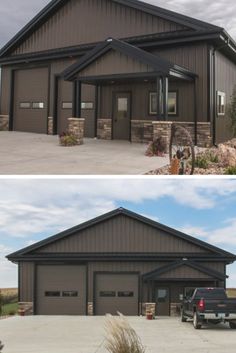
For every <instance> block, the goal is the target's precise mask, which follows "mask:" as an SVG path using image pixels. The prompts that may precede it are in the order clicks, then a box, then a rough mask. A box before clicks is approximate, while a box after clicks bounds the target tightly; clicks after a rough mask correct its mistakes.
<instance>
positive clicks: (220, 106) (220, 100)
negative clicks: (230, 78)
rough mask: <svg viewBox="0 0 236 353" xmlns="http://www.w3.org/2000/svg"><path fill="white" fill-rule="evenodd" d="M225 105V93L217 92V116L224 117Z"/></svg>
mask: <svg viewBox="0 0 236 353" xmlns="http://www.w3.org/2000/svg"><path fill="white" fill-rule="evenodd" d="M225 103H226V96H225V93H224V92H220V91H217V115H225Z"/></svg>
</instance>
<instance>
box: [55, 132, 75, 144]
mask: <svg viewBox="0 0 236 353" xmlns="http://www.w3.org/2000/svg"><path fill="white" fill-rule="evenodd" d="M59 140H60V145H61V146H65V147H72V146H77V145H78V139H77V136H76V135H75V134H73V133H71V132H63V134H61V135H60V136H59Z"/></svg>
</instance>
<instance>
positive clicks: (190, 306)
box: [181, 288, 236, 329]
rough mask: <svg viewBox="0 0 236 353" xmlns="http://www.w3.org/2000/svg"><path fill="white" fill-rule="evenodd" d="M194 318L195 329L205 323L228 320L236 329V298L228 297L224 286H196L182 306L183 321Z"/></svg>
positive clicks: (231, 326)
mask: <svg viewBox="0 0 236 353" xmlns="http://www.w3.org/2000/svg"><path fill="white" fill-rule="evenodd" d="M188 318H190V319H193V326H194V327H195V329H200V328H201V327H202V325H203V324H207V323H213V324H218V323H220V322H228V323H229V326H230V328H232V329H236V298H232V299H231V298H228V297H227V294H226V291H225V289H224V288H196V289H195V290H194V292H193V295H192V296H191V297H185V298H184V300H183V303H182V306H181V321H182V322H185V321H187V319H188Z"/></svg>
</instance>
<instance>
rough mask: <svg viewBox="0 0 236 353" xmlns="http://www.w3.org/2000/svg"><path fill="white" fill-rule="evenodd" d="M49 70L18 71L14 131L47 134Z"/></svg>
mask: <svg viewBox="0 0 236 353" xmlns="http://www.w3.org/2000/svg"><path fill="white" fill-rule="evenodd" d="M47 121H48V69H47V68H38V69H30V70H17V71H16V72H15V85H14V114H13V129H14V130H15V131H25V132H35V133H40V134H47V125H48V124H47Z"/></svg>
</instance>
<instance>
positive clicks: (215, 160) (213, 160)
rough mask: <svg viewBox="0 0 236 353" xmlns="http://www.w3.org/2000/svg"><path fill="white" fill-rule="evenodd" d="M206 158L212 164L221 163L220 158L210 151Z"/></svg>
mask: <svg viewBox="0 0 236 353" xmlns="http://www.w3.org/2000/svg"><path fill="white" fill-rule="evenodd" d="M206 158H207V159H208V160H209V161H210V162H211V163H219V157H218V156H217V154H216V153H214V152H212V151H209V152H208V153H207V154H206Z"/></svg>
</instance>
